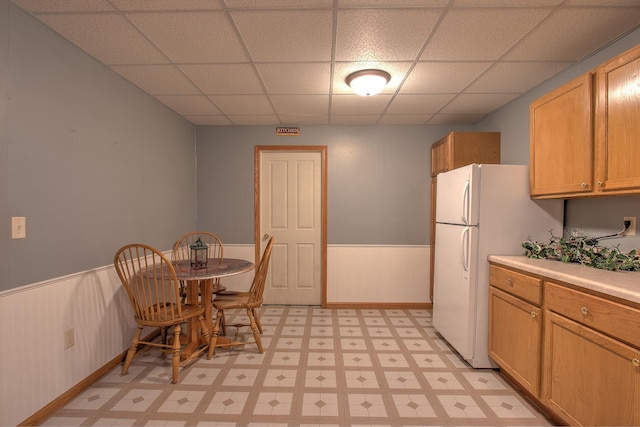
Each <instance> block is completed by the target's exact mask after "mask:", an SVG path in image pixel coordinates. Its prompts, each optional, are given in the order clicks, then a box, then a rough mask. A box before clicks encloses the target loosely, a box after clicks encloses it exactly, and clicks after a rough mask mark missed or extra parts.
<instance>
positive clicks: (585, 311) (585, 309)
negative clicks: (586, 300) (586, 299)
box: [580, 307, 589, 316]
mask: <svg viewBox="0 0 640 427" xmlns="http://www.w3.org/2000/svg"><path fill="white" fill-rule="evenodd" d="M580 311H581V312H582V314H584V315H585V316H586V315H587V314H589V310H588V309H587V307H582V308H581V309H580Z"/></svg>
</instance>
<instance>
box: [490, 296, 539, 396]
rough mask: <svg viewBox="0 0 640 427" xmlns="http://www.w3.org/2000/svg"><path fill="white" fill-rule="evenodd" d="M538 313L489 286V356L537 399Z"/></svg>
mask: <svg viewBox="0 0 640 427" xmlns="http://www.w3.org/2000/svg"><path fill="white" fill-rule="evenodd" d="M541 315H542V310H541V309H539V308H537V307H535V306H533V305H531V304H529V303H527V302H524V301H523V300H521V299H519V298H515V297H513V296H512V295H509V294H507V293H505V292H502V291H501V290H499V289H496V288H495V287H493V286H491V287H489V356H491V358H492V359H493V360H495V361H496V363H498V365H499V366H500V368H501V369H503V370H504V371H505V372H507V373H508V374H509V375H511V376H512V377H513V378H514V379H515V380H516V381H517V382H518V383H519V384H520V385H521V386H522V387H524V388H526V389H527V390H528V391H530V392H531V393H532V394H533V395H534V396H536V397H539V391H540V357H541V344H542V317H541Z"/></svg>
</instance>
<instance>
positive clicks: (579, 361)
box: [543, 310, 640, 426]
mask: <svg viewBox="0 0 640 427" xmlns="http://www.w3.org/2000/svg"><path fill="white" fill-rule="evenodd" d="M638 357H640V351H638V350H636V349H634V348H633V347H629V346H626V345H624V344H622V343H620V342H618V341H616V340H614V339H612V338H609V337H607V336H606V335H603V334H600V333H598V332H595V331H594V330H592V329H590V328H587V327H585V326H582V325H580V324H579V323H576V322H574V321H572V320H569V319H566V318H565V317H562V316H560V315H557V314H555V313H553V312H551V311H548V310H547V311H545V357H544V367H543V372H544V378H543V403H545V405H546V406H547V407H549V408H550V409H551V410H552V411H553V412H555V413H556V414H557V415H558V416H559V417H561V418H562V419H563V420H564V421H565V422H567V423H569V424H571V425H618V426H623V425H625V426H631V425H639V424H640V415H639V412H640V405H638V402H640V368H639V367H637V366H634V364H633V362H632V360H633V359H634V358H638Z"/></svg>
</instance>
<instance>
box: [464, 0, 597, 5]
mask: <svg viewBox="0 0 640 427" xmlns="http://www.w3.org/2000/svg"><path fill="white" fill-rule="evenodd" d="M564 1H565V0H453V7H548V6H558V5H560V4H562V2H564ZM596 1H598V0H596Z"/></svg>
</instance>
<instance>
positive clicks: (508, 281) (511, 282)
mask: <svg viewBox="0 0 640 427" xmlns="http://www.w3.org/2000/svg"><path fill="white" fill-rule="evenodd" d="M507 285H509V286H513V279H512V278H511V277H507Z"/></svg>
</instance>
